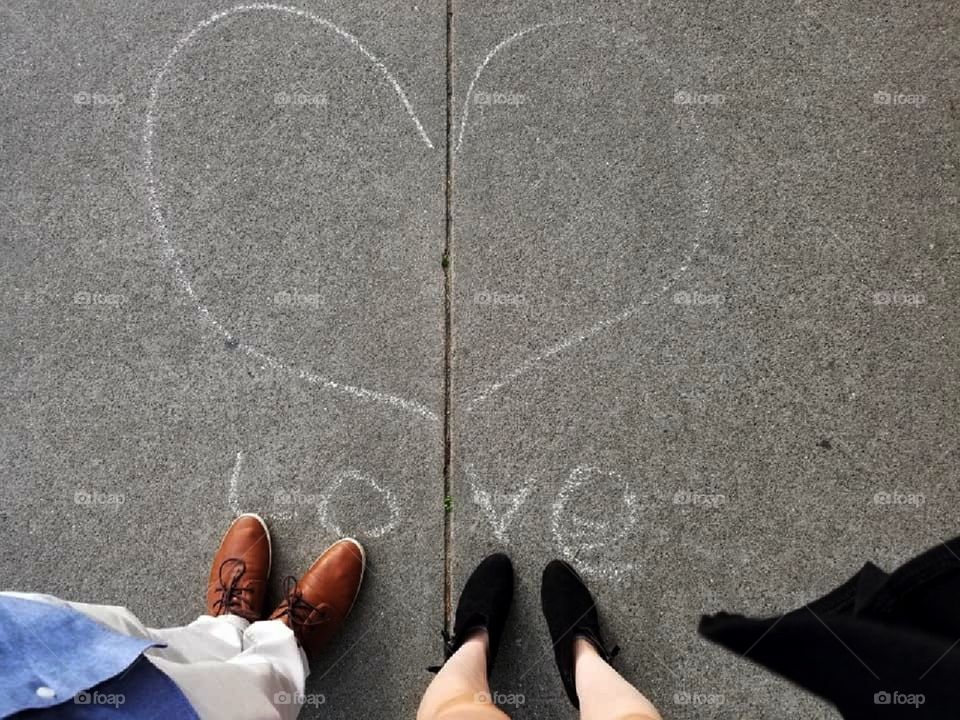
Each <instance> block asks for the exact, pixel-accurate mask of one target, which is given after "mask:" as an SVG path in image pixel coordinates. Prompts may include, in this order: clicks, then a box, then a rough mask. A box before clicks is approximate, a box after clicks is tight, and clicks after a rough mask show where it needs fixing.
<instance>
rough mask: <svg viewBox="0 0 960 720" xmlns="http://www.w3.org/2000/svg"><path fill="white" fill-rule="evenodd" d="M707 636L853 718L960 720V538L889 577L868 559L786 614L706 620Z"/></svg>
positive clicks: (702, 628) (718, 616)
mask: <svg viewBox="0 0 960 720" xmlns="http://www.w3.org/2000/svg"><path fill="white" fill-rule="evenodd" d="M700 633H701V634H702V635H703V636H704V637H706V638H708V639H709V640H712V641H713V642H715V643H718V644H720V645H722V646H723V647H725V648H727V649H728V650H732V651H734V652H736V653H738V654H740V655H741V656H743V657H746V658H748V659H750V660H752V661H754V662H756V663H759V664H760V665H762V666H764V667H766V668H768V669H769V670H772V671H773V672H775V673H778V674H779V675H782V676H783V677H785V678H787V679H789V680H792V681H793V682H795V683H797V684H798V685H800V686H801V687H804V688H806V689H807V690H809V691H810V692H813V693H815V694H817V695H819V696H820V697H822V698H824V699H826V700H828V701H830V702H831V703H833V704H834V705H835V706H836V707H837V709H838V710H839V711H840V714H841V715H843V717H844V718H847V720H875V719H879V720H888V719H893V718H896V719H898V720H900V719H902V720H927V719H928V718H936V719H937V720H939V719H940V718H943V719H944V720H946V719H948V718H949V719H950V720H960V537H957V538H954V539H953V540H950V541H949V542H946V543H941V544H940V545H938V546H936V547H934V548H933V549H931V550H928V551H927V552H925V553H923V554H922V555H920V556H919V557H916V558H914V559H913V560H911V561H909V562H907V563H906V564H904V565H903V566H901V567H900V568H899V569H898V570H896V571H895V572H893V573H891V574H888V573H886V572H884V571H883V570H881V569H880V568H878V567H877V566H876V565H873V564H872V563H867V564H866V565H864V567H863V569H862V570H860V572H858V573H857V574H856V575H854V576H853V577H852V578H850V580H848V581H847V582H845V583H844V584H843V585H841V586H840V587H838V588H837V589H836V590H834V591H832V592H830V593H828V594H827V595H825V596H824V597H822V598H820V599H819V600H817V601H816V602H813V603H810V604H809V605H805V606H803V607H801V608H799V609H798V610H794V611H792V612H789V613H787V614H786V615H780V616H778V617H771V618H763V619H751V618H746V617H744V616H742V615H731V614H728V613H718V614H716V615H712V616H704V617H703V618H702V619H701V621H700Z"/></svg>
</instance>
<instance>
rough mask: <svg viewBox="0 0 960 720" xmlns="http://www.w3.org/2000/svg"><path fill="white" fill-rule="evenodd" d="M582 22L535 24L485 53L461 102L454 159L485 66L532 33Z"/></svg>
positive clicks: (557, 21) (461, 141)
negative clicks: (474, 92) (471, 101)
mask: <svg viewBox="0 0 960 720" xmlns="http://www.w3.org/2000/svg"><path fill="white" fill-rule="evenodd" d="M579 22H582V21H580V20H556V21H553V22H543V23H537V24H536V25H531V26H530V27H528V28H524V29H523V30H521V31H520V32H516V33H514V34H513V35H511V36H510V37H508V38H506V39H504V40H502V41H500V42H499V43H498V44H497V45H496V47H494V48H493V49H492V50H491V51H490V52H488V53H487V56H486V57H485V58H484V59H483V62H482V63H480V66H479V67H478V68H477V71H476V72H475V73H474V74H473V78H472V79H471V80H470V85H469V86H468V87H467V95H466V97H465V98H464V100H463V112H462V113H461V114H460V131H459V133H458V134H457V142H456V144H455V145H454V146H453V156H454V157H456V156H457V154H458V153H459V152H460V146H461V145H463V135H464V133H465V132H466V129H467V118H468V117H469V115H470V98H471V97H473V88H474V86H475V85H476V84H477V81H478V80H479V79H480V76H481V75H482V74H483V71H484V70H486V68H487V65H488V64H489V63H490V61H491V60H493V58H494V56H495V55H496V54H497V53H498V52H500V51H501V50H503V49H504V48H505V47H507V46H508V45H510V44H512V43H514V42H516V41H517V40H519V39H520V38H523V37H526V36H527V35H529V34H530V33H534V32H536V31H537V30H542V29H543V28H548V27H560V26H561V25H570V24H572V23H579Z"/></svg>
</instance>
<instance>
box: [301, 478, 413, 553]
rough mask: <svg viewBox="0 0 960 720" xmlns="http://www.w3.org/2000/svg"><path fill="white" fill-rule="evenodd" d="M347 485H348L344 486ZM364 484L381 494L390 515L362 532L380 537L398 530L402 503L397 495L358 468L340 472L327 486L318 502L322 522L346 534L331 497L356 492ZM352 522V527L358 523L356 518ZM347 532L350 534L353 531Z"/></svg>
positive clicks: (337, 532)
mask: <svg viewBox="0 0 960 720" xmlns="http://www.w3.org/2000/svg"><path fill="white" fill-rule="evenodd" d="M345 485H346V487H344V486H345ZM364 485H366V486H369V487H370V488H371V489H372V490H373V491H374V492H376V493H377V495H379V496H380V499H381V501H382V502H383V503H384V504H385V505H386V508H387V512H388V513H389V516H390V517H389V518H388V520H387V521H386V522H385V523H383V524H381V525H377V526H375V527H372V528H366V529H364V530H362V531H361V532H360V534H362V535H364V536H366V537H371V538H380V537H383V536H384V535H387V534H389V533H391V532H393V531H394V530H396V529H397V528H398V527H399V526H400V503H399V502H398V501H397V498H396V496H395V495H394V494H393V492H392V491H391V490H390V489H389V488H385V487H382V486H381V485H380V483H378V482H377V481H376V480H375V479H374V478H372V477H368V476H367V475H364V474H362V473H360V472H358V471H356V470H347V471H345V472H342V473H340V474H339V475H337V477H336V478H335V479H334V481H333V482H332V483H330V485H329V486H328V487H327V488H326V490H325V491H324V493H323V499H322V500H320V502H319V503H318V504H317V515H318V516H319V518H320V524H321V525H323V527H325V528H327V529H328V530H329V531H330V532H332V533H333V534H334V535H336V536H338V537H343V536H344V534H345V533H344V530H343V528H342V527H340V525H339V524H338V523H337V521H336V517H335V513H333V512H332V511H331V509H330V501H331V498H335V497H337V496H338V495H352V494H355V493H356V492H357V490H358V488H362V487H363V486H364ZM368 505H369V504H368ZM350 523H351V524H350V527H351V529H352V528H354V527H356V525H357V523H356V520H355V519H351V521H350ZM346 534H347V535H350V534H351V533H346Z"/></svg>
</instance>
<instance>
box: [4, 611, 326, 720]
mask: <svg viewBox="0 0 960 720" xmlns="http://www.w3.org/2000/svg"><path fill="white" fill-rule="evenodd" d="M3 594H4V595H11V596H14V597H19V598H23V599H24V600H37V601H40V602H48V603H52V604H55V605H61V606H64V607H70V608H73V609H74V610H77V611H79V612H81V613H83V614H84V615H86V616H88V617H90V618H92V619H94V620H96V621H98V622H100V623H102V624H104V625H106V626H107V627H109V628H110V629H112V630H116V631H117V632H121V633H123V634H125V635H130V636H133V637H141V638H145V639H147V640H153V641H155V642H159V643H166V645H167V646H166V647H164V648H150V649H149V650H147V651H146V652H145V653H144V655H145V656H146V657H147V659H148V660H149V661H150V662H151V663H153V664H154V665H156V666H157V667H158V668H159V669H160V670H162V671H163V673H164V674H166V675H167V676H168V677H169V678H170V679H171V680H173V681H174V682H175V683H176V684H177V686H178V687H179V688H180V690H181V691H182V692H183V694H184V696H186V698H187V700H189V701H190V704H191V705H193V708H194V709H195V710H196V712H197V714H198V715H199V716H200V717H201V718H203V720H208V718H209V719H210V720H221V719H223V720H247V719H248V718H249V720H294V718H296V717H297V714H298V713H299V712H300V708H301V707H302V706H303V704H304V703H305V702H306V703H312V704H320V703H321V702H323V697H322V696H320V695H316V696H315V695H310V696H305V695H304V688H305V685H306V680H307V675H309V674H310V668H309V666H308V664H307V657H306V655H305V654H304V652H303V650H301V649H300V647H299V646H298V645H297V641H296V639H295V638H294V636H293V632H292V631H291V630H290V628H288V627H287V626H286V625H284V624H283V623H282V622H280V621H279V620H267V621H263V622H255V623H250V622H248V621H246V620H244V619H243V618H241V617H238V616H236V615H222V616H220V617H211V616H209V615H201V616H200V617H199V618H197V619H196V620H194V621H193V622H192V623H190V624H189V625H185V626H184V627H174V628H163V629H155V628H148V627H146V626H145V625H144V624H143V623H141V622H140V621H139V620H138V619H137V618H136V616H135V615H134V614H133V613H131V612H130V611H129V610H127V609H126V608H124V607H119V606H116V605H88V604H86V603H75V602H67V601H66V600H61V599H59V598H56V597H53V596H52V595H36V594H33V593H3Z"/></svg>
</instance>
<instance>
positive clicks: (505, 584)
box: [429, 553, 513, 673]
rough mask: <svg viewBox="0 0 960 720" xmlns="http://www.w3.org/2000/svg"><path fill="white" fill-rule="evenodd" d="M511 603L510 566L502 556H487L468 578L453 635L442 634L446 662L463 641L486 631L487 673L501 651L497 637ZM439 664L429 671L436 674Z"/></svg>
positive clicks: (461, 596)
mask: <svg viewBox="0 0 960 720" xmlns="http://www.w3.org/2000/svg"><path fill="white" fill-rule="evenodd" d="M512 600H513V563H511V562H510V558H508V557H507V556H506V555H504V554H503V553H496V554H494V555H490V556H488V557H486V558H485V559H484V560H483V562H481V563H480V564H479V565H477V567H476V568H475V569H474V571H473V572H472V573H471V574H470V577H469V578H468V579H467V583H466V585H464V586H463V591H462V592H461V593H460V601H459V602H458V603H457V614H456V618H455V620H454V624H453V636H452V637H450V636H449V635H447V633H446V631H444V633H443V637H444V640H445V641H446V648H445V650H446V659H445V660H444V662H446V660H449V659H450V656H451V655H453V654H454V653H455V652H456V651H457V650H459V649H460V646H461V645H463V643H464V641H465V640H466V639H467V638H468V637H469V636H470V635H471V634H472V633H474V632H475V631H477V630H486V631H487V635H488V637H489V640H490V645H489V652H488V653H487V672H488V673H489V671H490V669H491V668H492V667H493V661H494V659H495V658H496V657H497V650H498V649H499V648H500V638H501V637H502V636H503V628H504V625H506V622H507V614H508V613H509V612H510V603H511V601H512ZM441 667H442V665H439V666H435V667H431V668H429V670H430V671H431V672H437V671H438V670H439V669H440V668H441Z"/></svg>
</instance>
